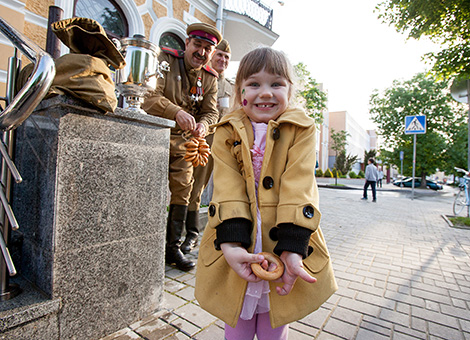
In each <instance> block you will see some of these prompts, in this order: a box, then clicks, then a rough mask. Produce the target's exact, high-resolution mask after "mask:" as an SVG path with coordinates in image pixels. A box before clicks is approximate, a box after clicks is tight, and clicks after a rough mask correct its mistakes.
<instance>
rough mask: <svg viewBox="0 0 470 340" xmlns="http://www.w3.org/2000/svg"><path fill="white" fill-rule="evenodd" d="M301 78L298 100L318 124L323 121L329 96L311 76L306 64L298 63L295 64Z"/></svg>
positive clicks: (296, 71) (297, 73)
mask: <svg viewBox="0 0 470 340" xmlns="http://www.w3.org/2000/svg"><path fill="white" fill-rule="evenodd" d="M294 70H295V73H296V75H297V77H298V79H299V81H298V82H299V84H298V87H299V89H298V93H297V100H298V101H299V102H300V103H301V104H302V105H303V106H304V108H305V110H306V111H307V114H308V115H309V116H310V117H312V118H313V119H314V120H315V122H317V123H318V124H322V123H323V110H326V108H327V106H326V103H327V101H328V96H327V95H326V93H325V92H323V91H322V90H321V89H320V86H319V84H318V83H317V82H316V81H315V79H313V78H312V77H311V76H310V72H309V71H308V70H307V67H306V65H304V64H303V63H298V64H297V65H295V66H294Z"/></svg>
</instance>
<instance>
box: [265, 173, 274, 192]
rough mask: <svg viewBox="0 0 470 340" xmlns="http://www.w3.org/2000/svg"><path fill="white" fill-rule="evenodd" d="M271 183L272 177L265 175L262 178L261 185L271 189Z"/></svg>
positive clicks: (272, 183)
mask: <svg viewBox="0 0 470 340" xmlns="http://www.w3.org/2000/svg"><path fill="white" fill-rule="evenodd" d="M273 185H274V180H273V179H272V177H269V176H266V177H265V178H264V179H263V187H264V188H265V189H271V188H272V187H273Z"/></svg>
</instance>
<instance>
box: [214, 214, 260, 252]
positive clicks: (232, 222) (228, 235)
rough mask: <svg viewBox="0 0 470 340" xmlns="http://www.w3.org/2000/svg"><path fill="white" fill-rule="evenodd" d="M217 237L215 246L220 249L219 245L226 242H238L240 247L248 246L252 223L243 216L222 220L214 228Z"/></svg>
mask: <svg viewBox="0 0 470 340" xmlns="http://www.w3.org/2000/svg"><path fill="white" fill-rule="evenodd" d="M215 229H216V231H217V239H216V240H215V242H214V244H215V248H216V249H217V250H220V245H221V244H222V243H227V242H240V243H241V244H242V247H244V248H248V247H249V246H250V245H251V230H252V224H251V221H250V220H247V219H245V218H231V219H229V220H225V221H223V222H222V223H221V224H219V225H218V226H217V227H216V228H215Z"/></svg>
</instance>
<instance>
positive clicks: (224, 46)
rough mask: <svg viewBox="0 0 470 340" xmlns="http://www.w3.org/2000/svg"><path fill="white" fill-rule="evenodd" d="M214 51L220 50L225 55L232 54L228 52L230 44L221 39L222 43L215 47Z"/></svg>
mask: <svg viewBox="0 0 470 340" xmlns="http://www.w3.org/2000/svg"><path fill="white" fill-rule="evenodd" d="M216 49H218V50H221V51H223V52H226V53H232V52H231V51H230V44H229V43H228V41H227V40H225V39H222V41H221V42H220V43H219V44H218V45H217V47H216Z"/></svg>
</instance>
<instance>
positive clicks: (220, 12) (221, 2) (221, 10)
mask: <svg viewBox="0 0 470 340" xmlns="http://www.w3.org/2000/svg"><path fill="white" fill-rule="evenodd" d="M223 19H224V0H219V7H218V8H217V19H216V21H215V23H216V27H217V29H218V30H219V32H220V33H222V35H224V25H223V23H224V22H223Z"/></svg>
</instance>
